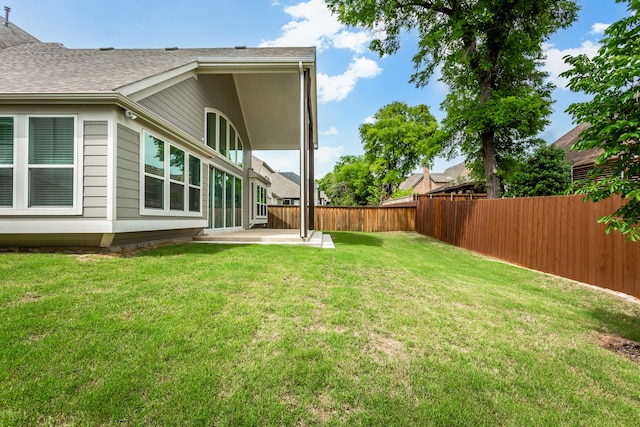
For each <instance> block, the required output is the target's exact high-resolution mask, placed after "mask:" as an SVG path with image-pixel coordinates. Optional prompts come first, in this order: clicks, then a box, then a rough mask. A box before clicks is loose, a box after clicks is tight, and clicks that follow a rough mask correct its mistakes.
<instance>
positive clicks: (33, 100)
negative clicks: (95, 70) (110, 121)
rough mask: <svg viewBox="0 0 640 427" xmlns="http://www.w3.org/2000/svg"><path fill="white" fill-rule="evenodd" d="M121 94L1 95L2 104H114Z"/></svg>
mask: <svg viewBox="0 0 640 427" xmlns="http://www.w3.org/2000/svg"><path fill="white" fill-rule="evenodd" d="M119 97H120V95H119V94H117V93H115V92H92V93H85V92H75V93H38V92H31V93H25V92H20V93H17V92H16V93H0V104H52V105H61V104H73V105H77V104H82V105H87V104H99V105H104V104H113V103H115V102H116V101H117V100H118V98H119Z"/></svg>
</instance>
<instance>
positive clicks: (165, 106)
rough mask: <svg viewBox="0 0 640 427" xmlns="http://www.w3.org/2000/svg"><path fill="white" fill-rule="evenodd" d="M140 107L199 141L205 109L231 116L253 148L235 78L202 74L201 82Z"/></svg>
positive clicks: (154, 97) (150, 99)
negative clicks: (147, 109) (149, 110)
mask: <svg viewBox="0 0 640 427" xmlns="http://www.w3.org/2000/svg"><path fill="white" fill-rule="evenodd" d="M140 104H142V105H144V106H145V107H147V108H149V109H151V110H153V111H154V112H155V113H157V114H158V115H160V116H161V117H163V118H164V119H165V120H168V121H169V122H171V123H173V124H174V125H176V126H177V127H179V128H180V129H182V130H183V131H185V132H187V133H188V134H189V135H191V136H193V137H194V138H196V139H197V140H198V141H203V138H204V110H205V108H215V109H217V110H220V111H222V112H223V113H224V114H225V115H226V116H227V117H229V119H230V120H231V121H232V122H233V124H234V126H235V127H236V130H237V131H238V133H239V134H240V137H241V138H242V142H243V143H244V144H246V145H248V146H249V147H250V146H251V142H250V141H249V137H248V135H247V129H246V127H245V125H244V117H243V115H242V109H241V108H240V101H239V100H238V94H237V92H236V85H235V82H234V80H233V76H232V75H229V74H214V75H202V76H199V77H198V79H195V78H190V79H187V80H185V81H183V82H180V83H178V84H177V85H175V86H172V87H170V88H168V89H165V90H163V91H161V92H158V93H156V94H153V95H151V96H150V97H148V98H145V99H143V100H141V101H140Z"/></svg>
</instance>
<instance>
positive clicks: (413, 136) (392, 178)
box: [360, 101, 440, 201]
mask: <svg viewBox="0 0 640 427" xmlns="http://www.w3.org/2000/svg"><path fill="white" fill-rule="evenodd" d="M373 117H374V122H373V123H364V124H362V125H360V138H361V139H362V142H363V145H364V160H365V161H366V162H367V163H369V165H370V167H369V168H370V170H371V172H372V173H373V177H374V180H375V185H376V187H377V189H378V190H379V191H380V199H379V200H378V201H382V200H386V199H388V198H389V197H390V196H391V195H392V194H393V193H394V191H395V190H396V188H397V187H398V185H399V184H400V183H401V182H402V181H404V179H405V178H406V177H407V176H408V175H409V174H410V173H411V172H412V171H413V170H414V169H415V168H416V167H417V166H419V165H420V164H424V163H429V162H430V161H432V160H433V158H434V157H435V156H436V155H437V153H438V152H439V151H440V145H439V144H438V143H437V139H436V137H435V135H436V133H437V132H436V131H437V129H438V123H437V121H436V119H435V118H434V117H433V116H432V115H431V113H430V112H429V107H427V106H426V105H417V106H415V107H409V106H408V105H407V104H405V103H403V102H397V101H396V102H392V103H391V104H389V105H386V106H384V107H382V108H381V109H379V110H378V112H376V114H375V115H374V116H373Z"/></svg>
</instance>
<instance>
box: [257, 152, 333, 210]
mask: <svg viewBox="0 0 640 427" xmlns="http://www.w3.org/2000/svg"><path fill="white" fill-rule="evenodd" d="M251 167H252V169H253V170H254V171H255V172H256V173H257V174H259V175H262V176H263V177H265V179H266V180H268V181H269V183H270V185H269V187H268V188H267V203H268V204H269V205H292V206H300V182H301V181H300V175H298V174H296V173H295V172H277V171H275V170H273V169H272V168H271V166H269V165H268V164H267V163H266V162H265V161H263V160H261V159H259V158H257V157H255V156H253V157H252V159H251ZM313 193H314V195H313V199H314V204H315V205H321V206H324V205H327V204H328V203H329V201H328V198H327V197H326V195H325V194H324V191H320V188H319V186H318V184H317V183H314V192H313Z"/></svg>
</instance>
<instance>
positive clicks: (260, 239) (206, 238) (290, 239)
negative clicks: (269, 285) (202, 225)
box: [193, 228, 335, 249]
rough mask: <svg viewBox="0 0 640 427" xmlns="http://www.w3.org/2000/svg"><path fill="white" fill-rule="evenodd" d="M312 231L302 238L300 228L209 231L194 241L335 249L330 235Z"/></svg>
mask: <svg viewBox="0 0 640 427" xmlns="http://www.w3.org/2000/svg"><path fill="white" fill-rule="evenodd" d="M310 233H311V234H310V236H309V237H307V238H306V239H302V238H301V237H300V231H299V230H279V229H278V230H275V229H267V228H257V229H251V230H233V231H209V232H205V233H204V234H201V235H200V236H196V237H194V239H193V242H194V243H215V244H229V245H238V244H246V245H297V246H310V247H315V248H326V249H335V246H334V244H333V240H332V239H331V236H330V235H328V234H325V233H322V232H320V231H312V232H310Z"/></svg>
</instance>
